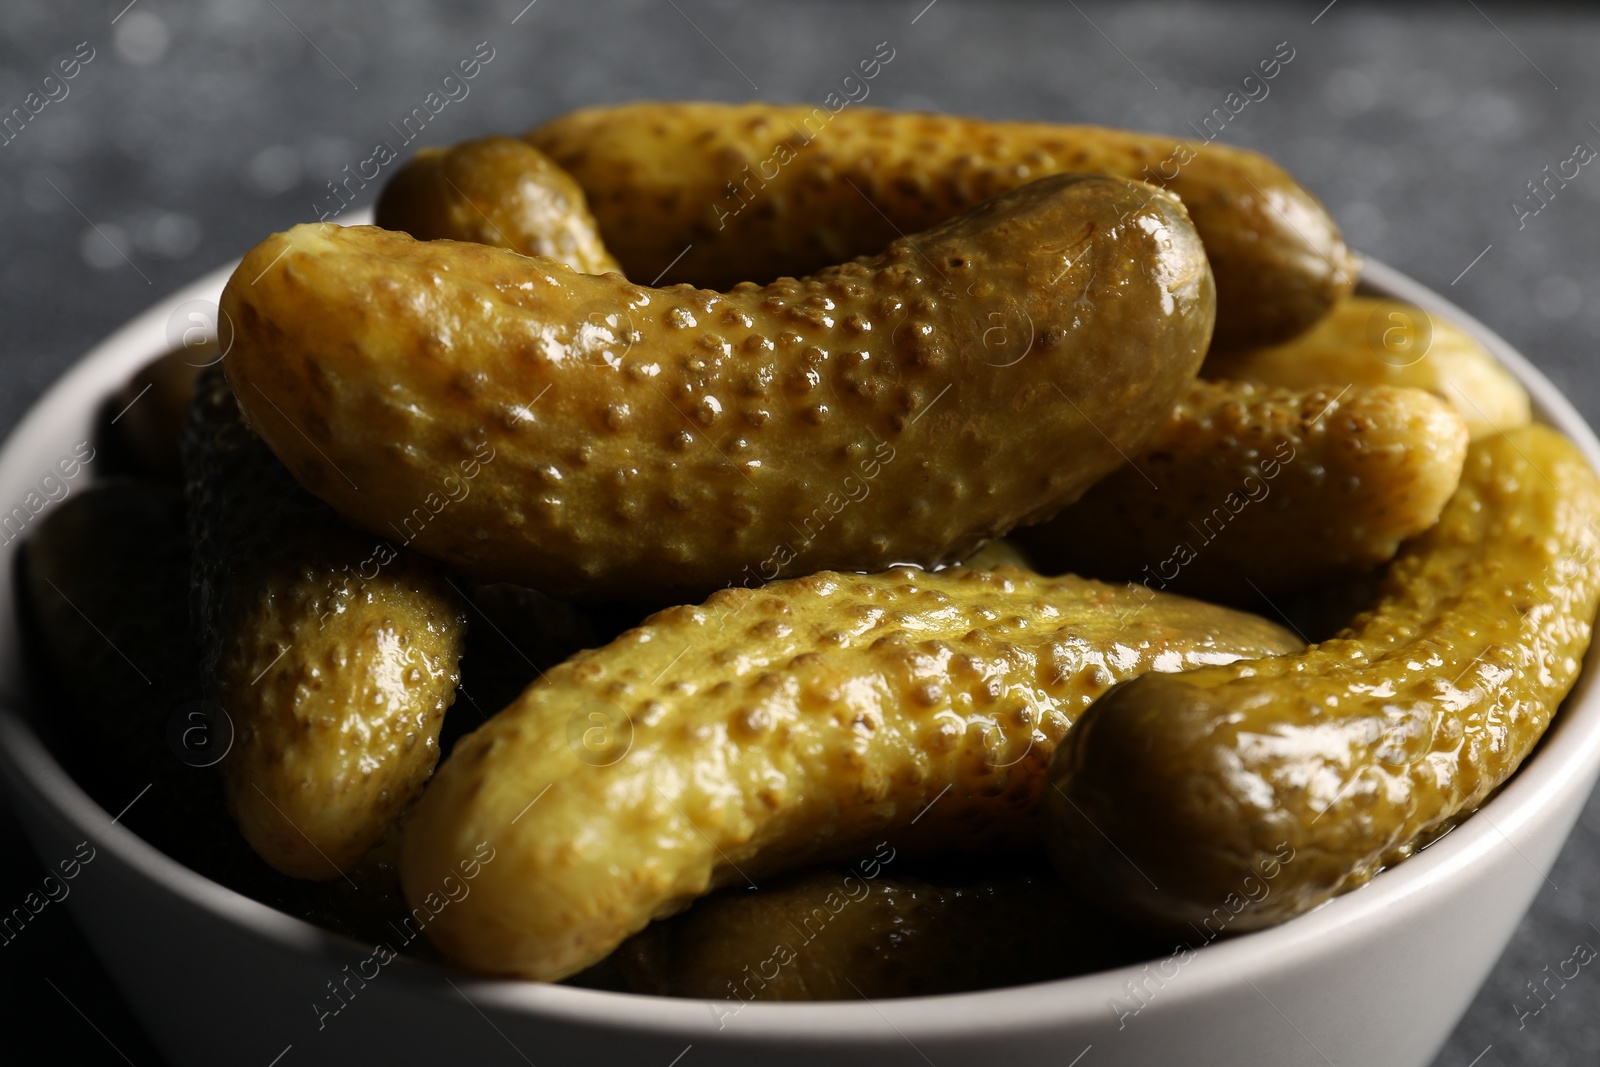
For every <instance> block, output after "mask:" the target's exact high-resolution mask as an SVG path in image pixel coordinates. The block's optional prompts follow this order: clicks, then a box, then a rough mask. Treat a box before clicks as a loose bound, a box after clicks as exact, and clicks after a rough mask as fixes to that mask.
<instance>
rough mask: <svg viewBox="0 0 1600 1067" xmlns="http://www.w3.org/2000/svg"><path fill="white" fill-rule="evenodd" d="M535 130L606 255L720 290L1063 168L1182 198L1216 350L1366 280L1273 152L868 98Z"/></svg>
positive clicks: (879, 237) (870, 246)
mask: <svg viewBox="0 0 1600 1067" xmlns="http://www.w3.org/2000/svg"><path fill="white" fill-rule="evenodd" d="M527 139H528V141H529V142H530V143H531V144H533V145H535V146H536V147H538V148H541V149H543V150H544V151H545V152H547V153H549V155H550V156H551V158H553V159H554V160H555V161H556V162H557V163H559V164H560V165H561V166H562V167H564V168H565V169H566V170H567V171H569V172H570V173H571V174H572V176H573V177H575V178H576V179H577V180H578V184H579V185H581V186H583V189H584V191H585V192H586V193H587V194H588V196H589V203H590V206H591V208H592V209H593V211H594V213H595V216H596V217H597V218H598V219H599V222H600V233H601V235H602V236H603V237H604V238H605V241H606V245H607V247H609V248H610V249H611V252H612V254H614V255H615V256H616V257H617V258H618V259H619V260H621V262H622V264H623V266H624V267H625V268H626V269H627V270H628V271H629V273H630V274H632V275H633V276H634V277H638V278H654V277H656V276H657V274H659V273H660V272H661V271H663V270H667V268H669V267H670V270H668V273H667V279H668V280H669V281H673V282H679V281H682V282H689V283H691V284H693V285H701V286H706V287H709V288H714V289H721V288H726V287H728V286H730V285H733V284H735V283H736V282H740V281H745V280H754V281H767V280H770V279H772V278H775V277H778V276H780V275H783V274H793V275H802V274H805V273H807V272H810V271H812V270H816V269H817V268H819V267H822V266H824V265H825V264H828V263H837V262H840V261H841V260H844V259H848V258H850V257H851V256H857V255H861V254H863V253H867V252H872V251H875V250H876V249H878V248H881V247H883V245H884V244H886V243H887V242H888V241H889V240H890V239H892V238H893V237H895V236H896V234H897V233H916V232H917V231H918V230H924V229H927V228H928V227H930V226H933V225H936V224H937V223H940V222H943V221H944V220H946V219H948V218H951V217H952V216H954V215H956V214H958V213H959V212H961V211H964V210H965V209H967V208H969V207H971V206H972V205H974V204H976V203H978V202H979V201H982V200H984V199H986V198H988V197H991V196H995V195H997V194H999V193H1003V192H1005V191H1007V190H1009V189H1013V188H1015V187H1016V186H1018V185H1021V184H1023V183H1025V182H1029V181H1033V180H1034V179H1036V178H1039V177H1042V176H1044V175H1047V174H1057V173H1062V172H1067V171H1079V172H1094V173H1099V174H1110V175H1115V176H1117V177H1122V178H1132V179H1136V180H1139V181H1146V182H1152V183H1157V184H1161V185H1163V186H1164V187H1165V188H1166V189H1167V190H1168V191H1170V192H1172V193H1174V194H1176V195H1177V196H1178V197H1179V198H1180V199H1181V200H1183V202H1184V205H1185V206H1186V207H1187V208H1188V209H1189V213H1190V215H1191V216H1192V217H1193V219H1194V224H1195V227H1196V228H1197V229H1198V230H1199V231H1200V237H1201V239H1202V240H1203V241H1204V242H1205V246H1206V254H1207V255H1208V256H1209V257H1210V260H1211V268H1212V270H1213V271H1215V272H1216V278H1217V337H1216V344H1217V347H1218V348H1238V347H1246V346H1252V345H1263V344H1274V343H1277V342H1279V341H1284V340H1287V339H1288V338H1290V337H1293V336H1295V335H1296V334H1298V333H1300V332H1302V331H1304V330H1305V329H1306V328H1307V327H1309V326H1310V325H1311V324H1312V323H1314V322H1316V321H1317V320H1318V319H1320V318H1321V317H1322V316H1323V315H1325V314H1326V313H1327V311H1328V309H1329V308H1330V307H1332V306H1333V305H1334V304H1335V303H1337V302H1338V300H1339V299H1340V298H1341V297H1343V296H1344V295H1345V294H1347V293H1348V292H1349V291H1350V289H1351V288H1352V287H1353V286H1354V285H1355V282H1356V278H1357V275H1358V273H1359V261H1358V260H1357V258H1356V257H1355V255H1354V254H1353V253H1351V251H1350V250H1349V249H1348V248H1347V247H1346V246H1345V243H1344V241H1343V239H1342V238H1341V237H1340V236H1339V230H1338V227H1337V226H1336V225H1335V224H1334V221H1333V219H1332V218H1331V217H1330V216H1329V214H1328V212H1327V210H1326V209H1325V208H1323V206H1322V205H1321V204H1319V203H1318V202H1317V200H1316V199H1315V198H1314V197H1313V196H1312V195H1311V194H1310V193H1309V192H1307V191H1306V190H1305V188H1304V187H1303V186H1301V185H1300V184H1299V183H1298V182H1296V181H1295V180H1294V179H1293V178H1292V177H1290V176H1289V175H1288V174H1287V173H1285V172H1284V170H1283V169H1282V168H1281V167H1279V166H1278V165H1277V164H1276V163H1273V162H1272V161H1271V160H1269V159H1267V158H1266V157H1265V156H1261V155H1258V154H1256V153H1254V152H1248V151H1245V150H1243V149H1238V148H1229V147H1227V146H1225V145H1220V144H1215V143H1212V144H1203V143H1201V142H1198V141H1182V140H1179V139H1176V138H1172V137H1164V136H1159V135H1156V134H1147V133H1133V132H1129V131H1126V130H1111V129H1103V128H1100V127H1095V126H1058V125H1050V124H1046V123H1027V122H989V121H984V120H981V119H970V118H958V117H954V116H947V115H928V114H915V113H897V112H891V111H880V110H878V109H876V108H870V107H848V108H845V109H844V110H843V111H840V112H838V113H837V114H832V113H829V112H827V111H825V110H824V109H821V108H807V107H795V106H788V107H785V106H779V105H773V104H734V105H729V104H707V103H639V104H625V105H621V106H616V107H599V108H586V109H583V110H580V111H574V112H572V113H571V114H568V115H564V116H562V117H561V118H558V119H554V120H553V121H551V122H548V123H546V124H545V125H543V126H540V127H539V128H538V129H536V130H533V131H531V132H530V133H529V134H528V135H527ZM530 239H532V238H531V236H530ZM686 247H687V249H688V250H687V251H685V248H686ZM680 254H681V255H682V258H681V259H677V260H676V262H674V259H675V258H676V257H678V256H679V255H680Z"/></svg>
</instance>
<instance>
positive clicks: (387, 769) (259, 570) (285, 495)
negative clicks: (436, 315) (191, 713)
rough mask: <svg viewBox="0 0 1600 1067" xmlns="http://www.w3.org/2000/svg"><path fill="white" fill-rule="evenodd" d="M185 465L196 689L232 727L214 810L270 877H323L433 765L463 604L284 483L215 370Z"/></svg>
mask: <svg viewBox="0 0 1600 1067" xmlns="http://www.w3.org/2000/svg"><path fill="white" fill-rule="evenodd" d="M184 465H185V468H186V470H187V474H188V490H187V498H188V521H189V540H190V544H191V545H192V547H193V552H194V563H193V571H194V596H195V608H194V612H195V618H196V620H197V623H198V626H199V634H200V640H201V650H202V656H201V662H202V671H203V678H204V683H205V691H206V695H207V697H208V698H209V699H211V700H213V701H215V702H216V703H217V704H219V705H220V706H221V707H222V708H223V710H224V711H225V712H226V713H227V715H228V716H229V717H230V718H231V720H232V722H233V726H234V730H235V732H236V737H235V741H234V744H233V748H232V750H231V751H230V752H229V754H228V758H227V761H226V762H225V764H224V767H225V770H226V772H227V780H228V800H229V805H230V807H231V808H232V810H233V812H234V815H235V817H236V818H237V819H238V820H239V826H240V829H241V830H242V831H243V832H244V836H245V837H246V839H248V840H249V842H250V844H251V845H252V846H253V847H254V848H255V849H256V851H257V852H259V853H260V854H261V856H262V858H263V859H265V860H266V861H267V862H268V863H270V864H271V865H272V866H274V867H276V868H277V869H278V870H280V871H283V872H284V873H285V874H292V875H295V876H296V877H301V878H316V879H324V880H326V879H330V878H338V877H340V875H341V874H342V873H343V872H345V871H347V870H348V869H350V868H351V867H353V866H355V865H356V864H357V863H359V862H360V861H361V859H362V858H363V857H364V856H365V855H366V854H367V852H368V851H369V850H370V849H371V848H372V847H373V846H375V845H377V844H378V843H379V841H381V840H382V839H383V837H384V836H385V835H386V834H387V833H389V832H390V831H391V830H392V829H393V827H394V825H395V821H396V820H397V819H398V818H399V816H400V813H401V812H402V811H403V810H404V808H405V807H406V805H407V804H409V803H410V802H411V800H412V799H413V798H414V797H415V796H416V794H417V792H418V791H419V790H420V789H421V788H422V784H423V783H424V782H425V781H426V780H427V777H428V775H429V774H430V773H432V771H433V766H434V763H435V762H437V760H438V758H439V745H438V739H439V727H440V722H441V720H442V719H443V717H444V712H445V709H446V708H448V707H449V706H450V704H451V702H452V701H453V700H454V699H455V693H456V683H457V681H458V680H459V673H458V668H459V662H460V658H461V648H462V641H463V636H464V634H463V631H464V630H465V627H466V618H465V608H464V606H463V605H462V603H461V600H460V596H459V594H458V593H457V591H456V589H455V588H454V587H453V585H452V584H451V581H450V579H449V578H448V576H447V575H446V574H445V573H444V572H443V570H442V569H441V568H440V567H439V566H438V565H437V564H434V563H433V562H432V561H429V560H425V559H423V558H421V557H419V556H416V555H414V554H412V553H410V552H406V551H404V550H403V549H400V548H397V547H396V546H394V545H393V544H391V543H390V542H388V541H386V540H384V539H381V538H378V537H374V536H371V535H369V534H363V533H360V532H358V531H356V530H354V529H353V528H351V527H350V526H349V525H348V524H347V523H345V522H344V520H343V519H341V518H339V516H338V515H337V514H335V513H334V512H333V511H332V509H330V508H328V507H327V506H326V505H325V504H323V503H322V502H321V501H319V500H317V499H316V498H314V497H312V496H311V495H310V494H308V493H306V492H305V491H304V490H302V489H300V488H299V486H297V485H295V483H294V479H293V478H292V477H291V476H290V475H289V473H288V471H287V470H285V469H284V467H283V465H282V464H281V463H280V462H278V460H277V458H276V457H275V456H273V454H272V453H271V452H270V451H269V450H268V449H267V446H266V445H265V444H264V443H262V441H261V440H260V438H258V437H257V436H256V435H255V434H254V433H253V432H252V431H251V430H250V428H249V427H248V426H247V425H245V423H244V420H243V419H242V418H241V417H240V414H239V409H238V406H237V404H236V403H235V402H234V397H233V393H232V392H231V391H230V390H229V388H228V384H227V381H226V379H225V378H224V377H223V375H222V371H221V368H220V367H218V368H213V369H211V370H209V371H207V373H206V375H205V376H204V377H202V379H201V381H200V385H199V390H198V393H197V395H196V398H195V404H194V408H193V410H192V412H191V415H190V421H189V426H188V429H187V432H186V436H185V441H184Z"/></svg>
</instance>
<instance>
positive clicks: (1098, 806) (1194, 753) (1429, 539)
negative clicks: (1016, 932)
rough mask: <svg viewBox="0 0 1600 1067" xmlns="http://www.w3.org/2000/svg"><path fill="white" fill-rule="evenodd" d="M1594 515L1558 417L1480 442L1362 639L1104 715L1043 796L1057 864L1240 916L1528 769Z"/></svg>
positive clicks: (1594, 546) (1591, 585)
mask: <svg viewBox="0 0 1600 1067" xmlns="http://www.w3.org/2000/svg"><path fill="white" fill-rule="evenodd" d="M1597 520H1600V480H1597V478H1596V476H1595V474H1594V472H1593V471H1592V470H1591V469H1590V468H1589V465H1588V464H1587V463H1586V462H1585V460H1584V459H1583V456H1582V455H1581V454H1580V453H1579V452H1578V450H1577V448H1576V447H1575V446H1574V445H1572V444H1571V443H1570V442H1569V441H1567V440H1566V439H1565V438H1564V437H1562V436H1561V435H1560V434H1558V433H1557V432H1555V431H1554V430H1551V429H1548V428H1546V427H1543V426H1528V427H1523V428H1521V429H1516V430H1511V431H1509V432H1508V433H1506V434H1505V435H1500V436H1493V437H1488V438H1484V439H1483V440H1481V441H1478V442H1475V443H1474V444H1473V445H1472V447H1471V449H1470V450H1469V452H1468V455H1467V462H1466V469H1465V472H1464V474H1463V477H1462V481H1461V487H1460V488H1459V489H1458V490H1457V491H1456V494H1455V495H1454V496H1453V497H1452V498H1451V501H1450V503H1449V505H1448V506H1447V507H1446V508H1445V511H1444V514H1443V516H1442V517H1441V518H1440V520H1439V523H1438V525H1437V526H1435V527H1434V528H1433V529H1431V530H1429V531H1428V532H1427V533H1425V534H1423V535H1422V536H1421V537H1419V538H1417V539H1415V540H1413V541H1412V542H1410V543H1409V544H1408V545H1407V546H1406V548H1405V550H1404V551H1403V552H1402V553H1401V554H1400V556H1399V557H1398V558H1397V559H1396V560H1395V561H1394V563H1393V564H1392V565H1391V567H1390V570H1389V573H1388V575H1387V576H1386V578H1385V580H1384V584H1383V586H1382V588H1381V591H1380V595H1379V599H1378V602H1377V604H1376V606H1375V607H1374V608H1373V609H1372V610H1370V611H1368V612H1366V613H1364V614H1362V615H1360V616H1358V617H1357V618H1356V619H1355V620H1354V621H1353V622H1352V623H1351V625H1350V626H1349V628H1348V629H1346V630H1345V631H1344V633H1342V634H1341V635H1339V636H1338V637H1336V638H1334V639H1332V640H1329V641H1325V642H1323V643H1321V644H1318V645H1314V646H1312V647H1311V648H1309V649H1307V650H1306V651H1305V652H1304V653H1303V654H1301V655H1294V656H1284V657H1280V658H1276V659H1266V660H1261V661H1257V662H1243V661H1242V662H1238V663H1235V664H1232V665H1229V666H1224V667H1215V668H1206V669H1204V670H1199V671H1195V672H1193V673H1190V674H1185V675H1183V676H1182V677H1177V676H1174V677H1146V678H1139V679H1135V680H1134V681H1131V682H1129V683H1128V684H1127V685H1124V686H1121V687H1119V688H1117V689H1115V690H1114V691H1112V692H1110V693H1108V694H1107V695H1106V696H1105V697H1104V698H1102V699H1101V700H1100V701H1099V702H1098V703H1097V704H1095V706H1094V707H1093V708H1091V709H1090V710H1089V712H1088V714H1086V715H1085V716H1084V717H1083V719H1082V721H1081V722H1080V723H1079V724H1078V725H1077V726H1076V727H1074V729H1073V732H1072V734H1071V735H1070V740H1069V743H1068V744H1067V745H1065V746H1063V747H1062V748H1061V750H1060V751H1059V752H1058V753H1057V755H1056V759H1055V762H1054V765H1053V766H1052V768H1051V779H1052V783H1053V784H1054V785H1055V786H1056V788H1055V789H1049V790H1046V791H1045V807H1046V811H1047V815H1048V825H1049V831H1048V833H1047V837H1048V840H1049V842H1050V845H1051V849H1052V853H1053V855H1054V856H1055V857H1056V860H1057V867H1058V868H1059V869H1060V870H1061V872H1062V874H1063V876H1064V877H1066V878H1067V879H1068V881H1069V882H1072V883H1074V884H1076V885H1078V886H1079V887H1080V888H1081V889H1083V891H1084V892H1085V894H1086V895H1088V896H1090V897H1091V899H1093V900H1095V901H1097V902H1098V903H1101V904H1103V905H1105V906H1106V907H1107V908H1110V909H1112V910H1115V911H1119V912H1122V913H1124V914H1126V915H1128V916H1130V917H1132V918H1135V919H1138V920H1141V921H1143V922H1146V923H1148V924H1152V925H1154V926H1158V927H1165V928H1172V929H1179V930H1181V929H1187V928H1188V926H1189V924H1191V923H1193V924H1196V925H1200V924H1204V923H1206V922H1207V921H1208V920H1211V919H1216V921H1221V919H1220V918H1218V917H1221V916H1228V917H1229V918H1228V919H1227V928H1228V930H1229V931H1230V932H1237V931H1244V930H1252V929H1256V928H1259V927H1263V926H1269V925H1272V924H1274V923H1277V922H1281V921H1283V920H1284V919H1288V918H1291V917H1292V916H1295V915H1298V914H1301V913H1302V912H1305V911H1307V910H1309V909H1311V908H1314V907H1316V906H1317V905H1318V904H1321V903H1322V902H1324V901H1326V900H1328V899H1329V898H1330V897H1332V896H1334V895H1336V894H1339V893H1342V892H1345V891H1347V890H1349V889H1353V888H1355V887H1356V886H1359V885H1362V884H1364V883H1365V882H1367V881H1368V880H1370V879H1371V878H1372V876H1373V875H1374V874H1376V873H1377V872H1378V870H1379V869H1381V868H1382V867H1383V866H1384V865H1386V864H1390V863H1394V862H1397V861H1398V860H1400V859H1403V858H1404V857H1406V856H1407V855H1409V854H1410V853H1411V852H1412V851H1414V850H1415V848H1416V847H1417V845H1418V843H1419V842H1420V841H1424V840H1426V839H1427V836H1428V835H1429V834H1431V833H1434V832H1437V831H1439V830H1441V829H1443V828H1445V827H1447V826H1448V825H1449V824H1450V823H1451V821H1452V820H1455V819H1458V818H1460V817H1462V816H1463V815H1465V814H1466V813H1469V812H1471V811H1473V810H1474V809H1475V808H1476V807H1477V806H1478V805H1479V804H1480V803H1482V801H1483V800H1484V799H1485V798H1486V797H1487V796H1488V795H1489V794H1490V793H1491V792H1492V791H1493V790H1495V789H1496V788H1497V787H1499V786H1500V785H1501V783H1503V782H1505V780H1506V779H1507V778H1509V777H1510V776H1511V774H1512V772H1514V771H1515V770H1516V769H1517V767H1518V765H1519V764H1520V763H1521V762H1522V760H1523V759H1524V757H1526V756H1527V755H1528V753H1529V752H1530V751H1531V750H1532V749H1533V746H1534V745H1535V744H1536V743H1537V742H1538V740H1539V738H1540V737H1541V736H1542V735H1543V733H1544V730H1545V728H1546V727H1547V726H1548V725H1549V723H1550V719H1551V716H1553V715H1554V714H1555V712H1556V708H1557V706H1558V705H1559V704H1560V702H1561V700H1562V698H1563V697H1565V696H1566V694H1567V692H1568V690H1569V689H1570V688H1571V687H1572V684H1573V682H1574V680H1575V679H1576V678H1577V675H1578V671H1579V669H1580V667H1581V666H1582V662H1583V657H1584V653H1585V650H1586V649H1587V648H1588V645H1589V639H1590V634H1591V631H1592V627H1593V620H1594V616H1595V607H1596V603H1597V601H1600V536H1597V533H1596V530H1597V527H1596V522H1597ZM1263 887H1265V890H1264V891H1263Z"/></svg>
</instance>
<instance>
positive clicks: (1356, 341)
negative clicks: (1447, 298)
mask: <svg viewBox="0 0 1600 1067" xmlns="http://www.w3.org/2000/svg"><path fill="white" fill-rule="evenodd" d="M1201 374H1202V375H1203V376H1204V377H1207V378H1219V379H1220V378H1234V379H1239V380H1242V381H1249V382H1258V383H1260V384H1262V385H1277V386H1284V387H1286V388H1289V389H1310V388H1314V387H1316V386H1319V385H1331V386H1333V387H1334V388H1335V389H1342V388H1343V387H1345V386H1346V385H1356V386H1363V385H1395V386H1406V387H1410V388H1413V389H1426V390H1427V391H1428V392H1430V393H1432V394H1433V395H1434V396H1437V397H1439V398H1440V399H1441V400H1443V401H1445V402H1446V403H1448V404H1450V405H1452V406H1453V407H1454V408H1455V409H1456V411H1457V412H1459V413H1460V415H1461V417H1462V418H1463V419H1464V420H1466V423H1467V432H1468V433H1469V434H1470V435H1471V437H1472V439H1473V440H1474V441H1476V440H1477V439H1478V438H1480V437H1486V436H1488V435H1489V434H1492V433H1498V432H1500V431H1501V430H1511V429H1515V428H1516V427H1518V426H1526V425H1528V423H1529V421H1530V420H1531V419H1532V418H1533V414H1532V410H1531V403H1530V401H1529V399H1528V391H1527V390H1526V389H1524V388H1523V387H1522V383H1521V382H1519V381H1517V379H1516V378H1515V377H1513V376H1512V374H1511V372H1510V371H1508V370H1506V369H1505V368H1504V367H1502V366H1501V365H1500V364H1499V363H1498V362H1496V361H1495V358H1494V357H1493V356H1491V355H1490V354H1489V352H1488V350H1487V349H1485V348H1484V347H1483V345H1481V344H1479V343H1478V340H1477V338H1475V337H1473V336H1472V335H1471V334H1469V333H1467V332H1466V331H1465V330H1463V329H1462V328H1461V327H1459V326H1457V325H1456V324H1455V323H1453V322H1451V321H1449V320H1448V319H1443V318H1440V317H1439V316H1437V315H1429V314H1428V313H1427V312H1425V311H1423V310H1422V309H1421V308H1416V307H1411V306H1409V305H1407V304H1402V303H1399V302H1397V301H1394V300H1385V299H1380V298H1377V297H1370V296H1352V297H1350V298H1349V299H1347V300H1343V301H1340V303H1339V304H1338V305H1336V306H1335V307H1334V309H1333V310H1332V311H1330V312H1329V313H1328V314H1327V316H1326V317H1325V318H1323V320H1322V321H1321V322H1318V323H1317V324H1316V325H1315V326H1313V327H1312V328H1311V329H1309V330H1307V331H1306V332H1305V333H1303V334H1301V335H1300V336H1299V337H1296V338H1295V339H1294V340H1292V341H1287V342H1285V343H1284V344H1281V345H1274V346H1272V347H1270V348H1258V349H1250V350H1246V351H1238V352H1217V353H1213V354H1212V355H1211V356H1209V357H1208V358H1207V359H1206V365H1205V366H1204V367H1203V368H1201Z"/></svg>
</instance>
